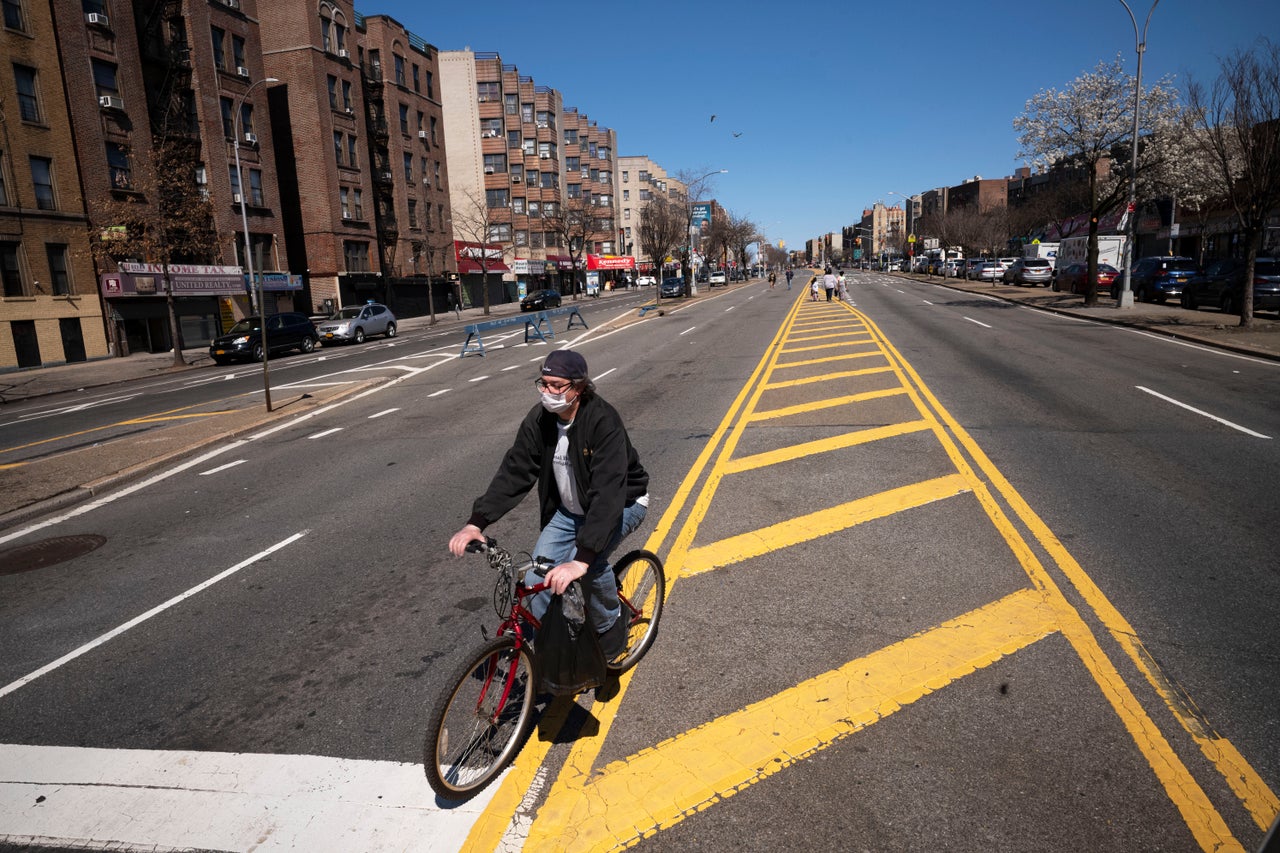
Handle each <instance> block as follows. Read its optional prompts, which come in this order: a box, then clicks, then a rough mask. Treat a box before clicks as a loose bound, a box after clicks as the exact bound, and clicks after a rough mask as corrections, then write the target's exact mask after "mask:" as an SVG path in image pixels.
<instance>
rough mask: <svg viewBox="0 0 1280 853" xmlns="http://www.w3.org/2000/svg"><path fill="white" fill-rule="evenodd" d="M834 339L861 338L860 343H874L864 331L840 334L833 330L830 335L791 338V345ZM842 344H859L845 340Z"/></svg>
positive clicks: (856, 330)
mask: <svg viewBox="0 0 1280 853" xmlns="http://www.w3.org/2000/svg"><path fill="white" fill-rule="evenodd" d="M815 331H825V330H820V329H815ZM834 338H861V339H862V341H860V342H861V343H874V341H873V340H872V339H871V333H870V332H868V331H866V330H864V329H855V330H853V331H852V332H850V331H847V330H846V331H842V332H837V331H834V330H833V331H832V332H831V333H830V334H821V335H807V336H805V337H803V338H792V339H791V340H792V342H793V343H797V344H803V343H808V342H809V341H826V340H831V339H834ZM844 343H859V342H858V341H850V340H846V341H844Z"/></svg>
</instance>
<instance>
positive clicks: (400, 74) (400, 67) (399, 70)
mask: <svg viewBox="0 0 1280 853" xmlns="http://www.w3.org/2000/svg"><path fill="white" fill-rule="evenodd" d="M391 58H392V60H393V65H394V66H395V71H396V85H397V86H403V85H405V77H404V57H403V56H401V55H400V54H398V53H393V54H392V55H391Z"/></svg>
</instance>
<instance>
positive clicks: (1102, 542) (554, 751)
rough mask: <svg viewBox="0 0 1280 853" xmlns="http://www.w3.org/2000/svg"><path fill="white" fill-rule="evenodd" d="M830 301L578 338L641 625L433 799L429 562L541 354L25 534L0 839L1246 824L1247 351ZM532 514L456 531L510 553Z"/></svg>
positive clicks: (1, 631)
mask: <svg viewBox="0 0 1280 853" xmlns="http://www.w3.org/2000/svg"><path fill="white" fill-rule="evenodd" d="M799 282H800V278H799V277H798V278H797V284H799ZM850 291H851V296H852V301H853V303H854V305H853V307H852V309H850V307H847V306H843V305H840V304H838V303H836V304H832V305H830V306H828V305H827V304H826V303H817V304H815V303H810V302H808V301H807V300H805V299H802V298H801V293H802V291H801V290H800V289H799V288H797V289H796V290H793V291H791V292H787V291H786V290H785V289H784V288H782V287H781V286H779V288H778V289H776V290H773V291H770V290H769V289H768V287H767V286H766V285H750V286H747V287H742V288H738V289H734V290H731V291H726V292H720V293H717V294H715V295H714V297H713V298H701V299H699V300H697V301H696V302H695V303H693V304H690V305H688V306H686V307H681V308H677V309H676V310H672V311H669V312H668V313H667V315H666V316H664V317H650V318H648V319H646V320H645V321H644V322H642V323H637V324H632V325H629V326H622V325H621V324H619V326H618V327H617V328H612V327H610V326H608V325H606V324H604V323H594V322H593V323H592V326H593V329H592V331H591V332H590V333H588V334H586V335H584V336H583V337H582V339H581V341H580V342H579V343H578V344H577V345H576V347H577V348H578V349H580V350H581V351H582V352H583V353H584V354H585V355H586V357H587V359H588V362H589V364H590V366H591V373H592V375H593V376H595V377H596V378H597V384H598V385H599V387H600V389H601V393H602V394H603V395H604V396H605V397H606V398H607V399H609V400H610V402H612V403H613V404H614V405H615V406H616V407H617V408H619V410H620V411H622V412H623V413H624V415H625V417H626V419H627V422H628V427H629V431H630V433H631V436H632V440H633V443H634V444H635V445H636V446H637V448H638V449H639V450H640V453H641V455H642V458H643V461H644V464H645V466H646V468H648V470H649V472H650V474H651V482H652V484H653V495H654V501H653V504H652V506H651V509H650V514H649V517H648V519H647V520H646V523H645V525H644V526H643V527H642V529H641V530H640V531H638V532H637V533H636V534H634V535H633V537H632V539H631V540H630V541H629V542H628V543H626V544H625V545H624V550H625V548H627V547H632V546H634V547H640V546H642V545H646V546H648V547H651V548H653V549H655V550H657V551H658V552H659V553H660V554H661V555H662V556H663V557H664V559H665V560H666V561H667V567H668V573H669V582H670V598H669V604H668V609H667V611H666V615H665V616H664V620H663V625H662V629H661V633H660V636H659V639H658V642H657V644H656V646H655V647H654V649H653V651H652V652H651V653H650V655H649V657H647V658H646V660H645V661H644V662H643V663H642V664H641V666H640V667H638V668H637V669H636V670H635V671H634V673H633V675H632V676H631V677H629V678H627V679H625V680H624V682H623V684H622V688H621V691H620V693H619V695H618V696H616V697H613V698H611V699H608V700H601V701H597V702H594V703H593V701H592V697H591V696H585V697H580V699H579V702H578V704H577V705H576V706H572V707H570V706H567V705H565V704H559V705H556V706H554V707H553V708H552V709H549V710H548V712H547V715H546V719H547V722H546V724H544V727H543V730H542V731H541V732H540V733H539V734H538V735H535V737H534V738H533V739H532V740H531V741H530V743H529V744H527V745H526V747H525V749H524V751H523V753H522V754H521V757H520V759H519V760H518V761H517V764H516V767H515V768H514V769H513V770H512V772H511V773H510V774H509V775H508V776H507V777H506V779H505V780H504V781H503V782H502V783H501V784H498V785H495V786H493V788H492V789H491V790H490V791H488V792H486V794H485V796H484V797H482V798H478V799H477V800H476V801H473V802H472V803H471V804H469V805H468V806H467V807H464V808H449V807H447V804H443V803H439V804H438V803H435V802H434V800H433V798H432V797H431V795H430V792H429V790H428V789H427V788H426V786H425V783H424V781H423V780H422V778H421V769H420V768H415V767H414V766H413V762H417V761H420V748H421V747H420V739H421V735H422V728H423V725H424V723H425V718H426V714H427V708H428V706H429V704H430V702H431V701H432V698H433V696H434V694H435V693H436V692H437V691H438V690H439V689H440V687H441V683H440V682H441V679H442V678H443V677H444V676H445V675H446V674H447V673H448V670H449V669H450V667H451V666H453V665H454V664H455V663H456V662H457V661H458V660H459V659H461V657H462V656H463V655H464V654H465V652H466V651H467V650H468V649H469V648H471V647H472V646H474V645H475V644H477V643H478V642H479V641H480V639H481V634H480V626H481V625H486V626H488V627H489V628H490V629H492V627H493V626H494V624H495V623H496V621H497V620H496V617H495V616H494V615H493V613H492V610H491V606H490V603H489V599H490V589H491V587H490V583H491V579H490V578H489V577H488V576H487V569H485V568H484V567H483V563H482V562H481V561H479V560H478V559H467V558H462V559H454V558H452V557H449V556H447V555H446V553H445V548H444V543H445V541H446V540H447V538H448V536H449V534H450V533H452V532H453V530H455V529H456V528H457V527H458V525H459V524H460V523H461V522H462V521H463V520H464V519H465V516H466V514H467V510H468V508H469V505H470V501H471V499H472V498H473V497H474V495H475V494H476V493H477V492H478V491H479V490H480V489H482V488H483V486H484V484H485V483H486V482H487V479H488V477H489V476H490V475H491V473H492V470H493V469H494V467H495V466H496V463H497V460H498V459H499V457H500V455H501V453H502V452H503V450H505V448H506V446H507V445H508V443H509V441H510V438H511V435H512V432H513V430H514V426H515V424H516V423H517V421H518V419H519V418H520V416H521V415H522V414H523V413H524V412H525V411H527V409H528V407H529V406H530V405H532V404H533V403H534V402H535V400H536V397H535V395H534V392H533V389H532V388H531V385H530V383H531V381H532V379H533V378H534V376H535V367H536V362H537V361H539V360H541V358H542V357H543V356H544V355H545V353H546V351H547V347H545V346H523V345H519V340H518V339H515V338H513V339H509V340H508V341H506V343H507V344H508V345H507V346H504V347H502V348H492V347H491V349H490V354H489V355H487V356H485V357H484V358H482V359H481V358H466V359H457V358H454V357H437V356H436V355H435V354H434V353H435V351H436V350H437V349H439V350H440V351H441V352H446V351H447V352H448V353H449V355H450V356H452V355H456V346H457V345H459V343H460V342H459V341H450V342H447V343H446V342H445V341H437V340H427V339H420V340H419V339H414V338H411V337H410V336H404V338H402V339H399V340H397V346H396V347H395V348H393V349H390V350H387V349H383V350H373V349H366V351H364V352H361V353H359V354H358V355H354V356H353V358H359V359H360V362H359V366H360V367H361V368H372V369H373V370H374V371H377V372H380V373H381V374H382V375H386V376H390V377H393V378H391V379H389V380H388V381H387V382H384V383H383V384H382V385H380V386H379V387H378V388H376V389H373V390H371V391H370V392H369V393H366V394H359V395H353V396H352V397H351V398H350V399H348V400H347V401H345V402H344V403H343V404H342V405H340V406H338V407H336V408H334V409H333V410H331V411H329V412H327V413H325V414H324V415H323V416H321V417H316V418H312V419H310V420H308V421H306V422H305V423H301V424H292V425H291V424H288V423H284V424H282V425H280V426H278V427H274V428H273V429H272V431H270V432H269V433H268V434H264V435H262V436H260V437H257V438H256V439H255V440H254V441H252V442H249V443H243V444H238V445H236V446H234V447H232V448H230V449H229V450H228V451H227V452H226V453H224V454H221V455H211V456H210V458H208V459H207V460H205V461H202V463H201V464H200V465H197V466H195V467H192V468H190V469H188V470H186V471H183V472H181V473H178V474H175V475H173V476H170V477H166V478H163V479H157V480H156V481H154V482H151V483H148V484H146V485H144V486H143V487H142V488H139V489H138V490H137V491H135V492H133V493H132V494H129V495H127V496H124V497H121V498H120V499H118V500H114V501H109V502H104V503H103V504H102V505H100V506H98V507H97V508H95V509H93V510H92V511H91V512H86V513H84V514H81V515H78V516H75V517H70V518H67V519H66V520H65V521H62V522H60V523H58V524H56V525H53V526H52V527H49V528H44V529H42V530H40V531H38V532H33V533H32V534H31V538H33V539H37V538H40V537H47V536H51V535H59V536H65V535H85V536H101V537H104V538H105V542H104V544H102V545H101V547H99V548H97V549H96V550H94V551H92V553H89V554H86V555H85V556H81V557H79V558H77V559H74V560H70V561H67V562H64V563H61V564H59V565H56V566H52V567H49V568H45V569H41V570H38V571H32V572H26V573H23V574H15V575H7V576H2V575H0V650H3V654H0V744H3V746H0V766H5V767H6V772H5V773H3V774H0V775H3V777H4V778H3V779H0V838H7V840H8V841H9V842H10V843H11V844H16V843H19V842H21V841H24V840H27V839H29V837H31V836H36V837H39V838H41V839H45V840H49V839H58V840H57V841H55V842H53V843H55V844H61V843H66V844H70V843H71V842H72V841H73V840H77V841H79V840H84V839H87V838H94V839H96V840H98V841H102V840H112V841H117V842H123V843H125V845H126V846H128V845H135V846H141V845H146V844H149V845H162V846H170V847H181V846H184V845H185V846H190V847H199V848H201V849H228V850H230V849H249V847H254V848H256V849H283V848H285V847H292V848H293V849H335V850H337V849H347V850H354V849H421V848H423V846H424V842H423V839H424V838H430V839H431V845H430V848H429V849H464V847H465V849H483V850H488V849H496V848H497V847H499V846H500V845H502V844H504V843H505V844H507V845H510V846H523V847H524V849H531V850H532V849H555V850H562V849H602V848H607V847H609V846H612V845H614V844H625V843H631V842H632V841H635V840H636V839H640V838H643V839H644V840H643V841H640V842H639V849H646V850H648V849H656V850H688V849H707V850H729V849H733V850H744V849H745V850H766V849H768V850H774V849H778V848H779V847H785V846H790V847H793V848H797V849H826V848H831V849H865V850H918V849H922V848H935V849H955V850H975V849H1000V850H1038V851H1044V850H1063V851H1067V850H1081V849H1089V850H1126V851H1128V850H1195V849H1197V848H1202V849H1203V848H1207V847H1209V846H1213V845H1221V849H1233V848H1234V849H1250V848H1252V847H1256V845H1257V843H1258V842H1259V841H1260V840H1261V837H1262V832H1263V830H1262V828H1261V826H1260V825H1259V824H1260V823H1265V822H1268V819H1269V817H1270V816H1273V815H1274V813H1275V795H1274V793H1273V791H1275V790H1276V789H1277V786H1278V785H1280V748H1278V747H1277V744H1278V743H1280V737H1277V732H1276V730H1275V729H1276V727H1277V720H1276V715H1275V713H1274V688H1273V685H1274V684H1276V683H1277V682H1278V681H1280V660H1278V659H1277V656H1276V652H1275V647H1274V641H1273V640H1272V632H1270V631H1269V624H1270V622H1269V619H1268V614H1267V607H1268V605H1269V603H1270V602H1273V601H1274V600H1276V596H1277V593H1280V588H1278V587H1280V581H1278V579H1277V576H1276V571H1275V559H1274V546H1275V542H1276V538H1275V535H1274V523H1273V522H1272V519H1274V518H1275V517H1276V516H1277V513H1276V509H1277V506H1276V504H1277V502H1278V498H1277V495H1276V494H1275V490H1274V488H1273V484H1274V483H1275V481H1276V476H1275V475H1276V473H1277V471H1276V469H1277V462H1278V460H1280V453H1278V452H1277V450H1276V448H1275V437H1276V436H1280V411H1278V410H1277V404H1276V400H1277V399H1280V397H1278V395H1277V394H1276V391H1277V390H1280V389H1277V384H1280V373H1278V372H1277V371H1280V367H1277V366H1276V365H1273V364H1268V363H1263V362H1257V361H1254V360H1250V359H1246V358H1239V357H1233V356H1226V355H1223V354H1221V353H1216V352H1212V351H1207V350H1203V349H1198V348H1193V347H1187V346H1183V345H1181V344H1178V343H1176V342H1171V341H1168V340H1163V339H1156V338H1152V337H1149V336H1142V335H1138V334H1135V333H1133V332H1129V331H1125V330H1119V329H1114V328H1107V327H1099V326H1095V325H1092V324H1087V323H1081V322H1077V321H1073V320H1068V319H1064V318H1061V317H1048V316H1045V315H1041V314H1037V313H1035V312H1032V311H1027V310H1022V309H1017V308H1010V307H1007V306H1004V305H1002V304H1000V303H997V302H994V301H988V300H981V299H975V298H973V297H971V296H968V295H965V294H957V293H955V292H952V291H945V290H943V289H940V288H935V287H932V286H930V285H926V284H915V283H910V282H904V281H903V280H901V279H890V278H888V277H882V276H877V275H874V274H855V276H854V279H853V283H852V285H851V287H850ZM615 305H616V302H615V300H610V302H609V303H608V307H610V308H613V307H614V306H615ZM601 319H604V318H601ZM520 339H522V335H521V336H520ZM495 342H496V341H495ZM486 343H487V345H489V342H488V341H487V342H486ZM351 352H353V353H356V352H357V351H355V350H352V351H351ZM295 360H296V361H299V362H300V363H299V366H298V368H297V373H296V375H297V377H298V380H299V381H301V380H303V379H306V380H307V381H330V380H331V379H332V377H331V375H330V374H332V373H334V371H332V370H331V369H330V368H331V367H332V365H325V364H323V363H315V364H308V365H305V366H304V365H303V364H302V363H301V362H302V361H303V359H301V358H299V357H297V356H294V357H292V358H290V359H286V361H288V362H292V361H295ZM350 366H355V362H348V364H347V365H344V368H346V367H350ZM312 370H314V372H313V373H308V372H306V371H312ZM362 372H364V371H362ZM291 378H292V377H291ZM225 381H229V382H235V381H245V382H252V381H253V380H252V378H251V377H250V378H247V379H244V380H234V379H233V380H225ZM1139 385H1141V386H1142V387H1144V388H1147V389H1149V391H1150V392H1156V393H1158V394H1160V395H1163V396H1161V397H1157V396H1154V395H1153V394H1152V393H1149V392H1148V391H1143V390H1139V389H1138V388H1137V387H1136V386H1139ZM197 390H199V389H197ZM245 392H246V393H251V392H249V391H248V389H245ZM174 393H177V392H174ZM181 393H183V394H187V393H195V392H194V391H190V390H188V391H183V392H181ZM204 393H208V389H207V388H206V389H204ZM194 400H196V398H194V397H193V398H190V399H188V398H187V397H183V398H182V401H181V402H182V403H183V404H184V405H185V404H189V403H191V401H194ZM1172 401H1176V402H1172ZM1177 403H1181V404H1183V405H1181V406H1180V405H1178V404H1177ZM113 405H123V402H122V403H121V404H113ZM166 405H167V403H166ZM1184 406H1191V407H1194V408H1195V409H1197V410H1199V412H1200V413H1197V412H1193V411H1191V410H1189V409H1187V408H1185V407H1184ZM1201 413H1203V414H1201ZM118 414H119V412H115V413H112V412H104V413H103V414H102V416H103V417H104V418H112V417H117V416H118ZM1206 415H1213V416H1215V417H1216V418H1219V419H1220V420H1213V419H1211V418H1209V417H1207V416H1206ZM85 416H86V417H88V416H89V415H88V414H86V415H85ZM70 423H71V422H70V421H62V422H60V424H63V425H69V424H70ZM88 423H90V421H83V422H80V425H81V426H84V425H85V424H88ZM1238 427H1244V428H1245V429H1248V430H1251V431H1252V432H1254V433H1256V434H1258V435H1264V436H1269V437H1268V438H1261V437H1257V435H1250V434H1249V433H1246V432H1242V431H1241V430H1240V429H1238ZM64 428H67V431H71V430H70V429H69V428H68V427H67V426H64ZM532 503H533V502H532V501H526V503H525V504H523V505H522V506H521V507H520V508H519V509H517V510H516V511H515V512H513V513H512V514H511V516H509V517H508V518H506V519H504V520H503V521H501V522H500V523H498V524H497V525H495V526H494V527H493V528H492V529H491V531H490V532H491V533H493V534H494V535H496V536H497V537H498V538H499V539H500V540H501V541H502V542H503V543H504V544H509V545H512V546H517V547H518V546H524V547H528V546H529V545H530V544H531V543H532V541H533V538H534V536H535V535H536V509H535V508H534V507H533V505H532ZM19 541H21V540H19ZM272 549H274V550H272ZM215 578H218V580H216V582H213V583H211V584H210V583H209V581H210V580H211V579H215ZM202 584H207V585H205V586H201V585H202ZM182 596H185V597H182ZM179 597H181V598H179ZM165 605H168V606H167V607H165ZM160 607H165V609H163V610H159V611H158V612H155V613H154V614H153V615H150V616H148V617H147V618H145V619H143V620H141V621H139V622H137V623H136V624H132V625H130V620H134V619H135V618H137V617H140V616H143V615H146V614H148V613H149V612H150V611H151V610H152V609H153V608H160ZM121 626H129V627H128V628H127V630H123V631H121V632H119V633H117V634H114V635H109V634H108V632H112V631H113V630H116V629H119V628H120V627H121ZM104 637H105V639H104ZM76 652H78V654H75V656H74V657H68V659H66V660H65V661H63V662H59V661H60V659H61V658H62V657H63V656H68V655H69V654H73V653H76ZM45 667H51V668H49V669H47V671H46V670H42V668H45ZM562 722H563V726H561V725H560V723H562ZM552 723H554V725H552ZM27 747H30V749H28V748H27ZM59 747H62V748H68V749H67V751H63V750H60V749H56V748H59ZM125 750H129V751H128V752H125ZM305 756H317V757H323V758H322V759H321V758H316V759H306V758H303V757H305ZM373 762H378V763H373ZM539 768H542V769H541V770H540V769H539ZM1229 777H1230V778H1235V779H1237V780H1239V779H1243V780H1244V781H1243V782H1239V781H1237V783H1236V786H1235V787H1234V788H1233V787H1232V784H1231V783H1230V782H1229V781H1228V778H1229ZM371 780H373V781H371ZM125 814H127V815H128V818H127V820H124V819H122V817H121V816H122V815H125ZM513 815H515V816H516V818H515V819H514V820H513Z"/></svg>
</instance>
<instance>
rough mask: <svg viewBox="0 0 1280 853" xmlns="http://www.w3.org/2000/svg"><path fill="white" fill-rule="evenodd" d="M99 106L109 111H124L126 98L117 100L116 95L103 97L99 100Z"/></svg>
mask: <svg viewBox="0 0 1280 853" xmlns="http://www.w3.org/2000/svg"><path fill="white" fill-rule="evenodd" d="M98 106H100V107H102V108H103V109H107V110H122V109H124V98H117V97H116V96H115V95H103V96H102V97H100V98H98Z"/></svg>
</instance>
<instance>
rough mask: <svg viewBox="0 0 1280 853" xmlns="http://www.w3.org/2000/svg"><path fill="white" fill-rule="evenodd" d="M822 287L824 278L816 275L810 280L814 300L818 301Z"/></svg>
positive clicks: (810, 290)
mask: <svg viewBox="0 0 1280 853" xmlns="http://www.w3.org/2000/svg"><path fill="white" fill-rule="evenodd" d="M821 287H822V279H820V278H818V277H817V276H816V275H815V276H814V277H813V279H812V280H810V282H809V292H810V294H811V297H812V300H813V301H814V302H817V301H818V289H819V288H821Z"/></svg>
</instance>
